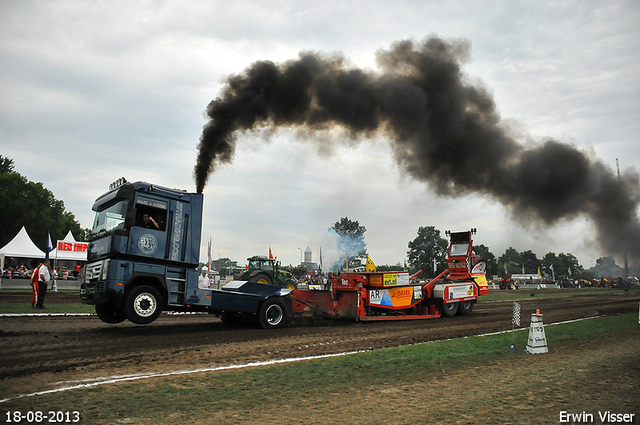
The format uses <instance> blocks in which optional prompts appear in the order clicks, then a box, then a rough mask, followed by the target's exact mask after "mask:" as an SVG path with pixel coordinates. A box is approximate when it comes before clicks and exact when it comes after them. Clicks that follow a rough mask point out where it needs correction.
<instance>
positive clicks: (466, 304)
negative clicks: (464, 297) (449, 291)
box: [458, 301, 473, 316]
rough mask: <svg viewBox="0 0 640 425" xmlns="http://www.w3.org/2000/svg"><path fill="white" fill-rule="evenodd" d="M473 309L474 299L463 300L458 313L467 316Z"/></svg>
mask: <svg viewBox="0 0 640 425" xmlns="http://www.w3.org/2000/svg"><path fill="white" fill-rule="evenodd" d="M472 311H473V301H463V302H461V303H459V304H458V314H460V315H462V316H467V315H469V314H471V312H472Z"/></svg>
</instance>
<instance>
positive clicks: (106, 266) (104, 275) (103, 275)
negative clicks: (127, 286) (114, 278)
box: [100, 260, 111, 280]
mask: <svg viewBox="0 0 640 425" xmlns="http://www.w3.org/2000/svg"><path fill="white" fill-rule="evenodd" d="M110 261H111V260H104V263H102V273H100V280H107V272H108V271H109V262H110Z"/></svg>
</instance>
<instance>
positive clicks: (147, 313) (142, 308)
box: [125, 286, 162, 325]
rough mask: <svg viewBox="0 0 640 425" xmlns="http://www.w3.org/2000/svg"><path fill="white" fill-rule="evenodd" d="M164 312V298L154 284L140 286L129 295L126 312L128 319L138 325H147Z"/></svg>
mask: <svg viewBox="0 0 640 425" xmlns="http://www.w3.org/2000/svg"><path fill="white" fill-rule="evenodd" d="M160 313H162V298H161V296H160V293H159V292H158V290H157V289H155V288H154V287H152V286H138V287H137V288H134V289H133V290H132V291H131V292H129V294H128V295H127V298H126V301H125V314H126V316H127V319H129V320H130V321H132V322H133V323H137V324H138V325H146V324H149V323H151V322H153V321H154V320H156V319H157V318H158V317H159V316H160Z"/></svg>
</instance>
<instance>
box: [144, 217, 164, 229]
mask: <svg viewBox="0 0 640 425" xmlns="http://www.w3.org/2000/svg"><path fill="white" fill-rule="evenodd" d="M142 227H146V228H147V229H156V230H160V226H159V225H158V222H157V221H155V220H154V219H153V217H151V216H150V215H149V214H148V213H144V214H142Z"/></svg>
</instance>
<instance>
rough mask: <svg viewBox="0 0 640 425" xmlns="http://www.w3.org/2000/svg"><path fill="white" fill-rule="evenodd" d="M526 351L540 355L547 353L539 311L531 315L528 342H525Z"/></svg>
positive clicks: (545, 338)
mask: <svg viewBox="0 0 640 425" xmlns="http://www.w3.org/2000/svg"><path fill="white" fill-rule="evenodd" d="M526 351H527V353H530V354H542V353H548V352H549V349H548V347H547V337H546V336H545V334H544V323H542V314H540V310H537V311H536V313H535V314H532V315H531V325H529V342H527V349H526Z"/></svg>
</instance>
